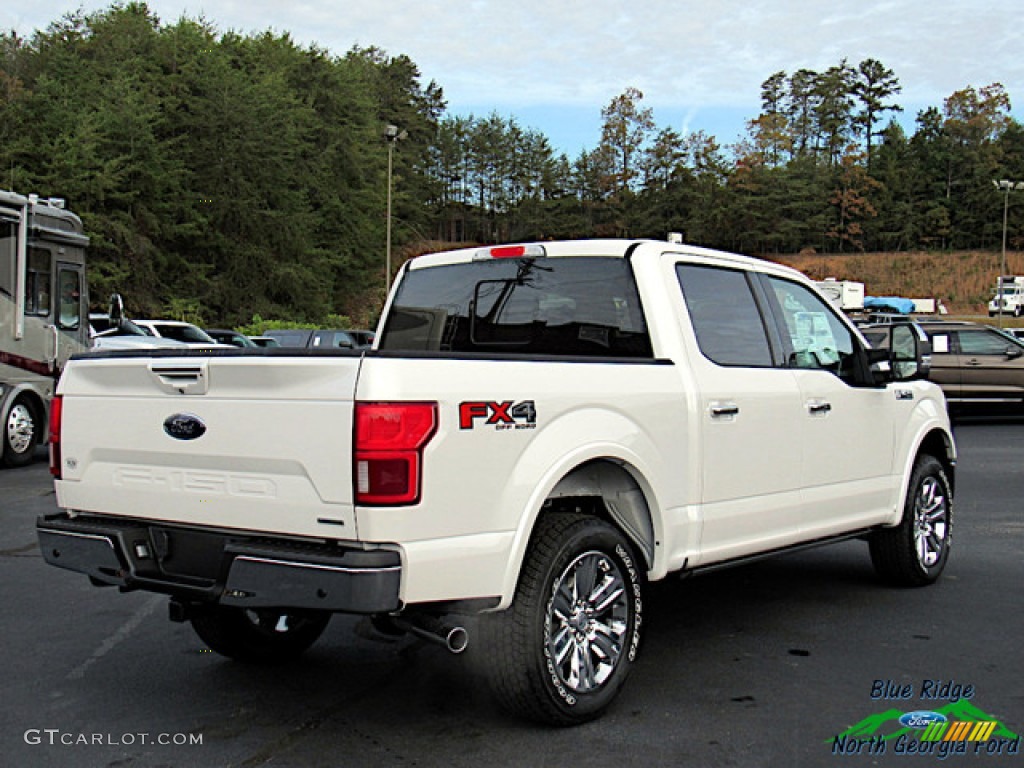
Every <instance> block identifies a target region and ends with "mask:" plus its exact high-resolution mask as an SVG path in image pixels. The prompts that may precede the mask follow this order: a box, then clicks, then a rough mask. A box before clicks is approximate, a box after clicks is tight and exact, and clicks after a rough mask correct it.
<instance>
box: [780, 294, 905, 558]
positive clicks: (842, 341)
mask: <svg viewBox="0 0 1024 768" xmlns="http://www.w3.org/2000/svg"><path fill="white" fill-rule="evenodd" d="M766 282H767V285H768V291H767V293H768V295H769V298H770V299H771V300H772V303H773V306H774V308H775V314H776V316H777V317H778V318H779V319H780V332H781V334H782V337H783V341H784V343H785V345H786V347H787V365H788V366H789V368H790V370H791V371H792V372H793V374H794V375H795V376H796V379H797V382H798V384H799V386H800V391H801V395H802V408H801V413H800V419H799V420H798V422H797V426H796V428H795V430H794V434H793V436H791V437H790V439H792V440H798V441H799V442H800V443H801V445H802V446H803V478H802V479H803V488H804V502H805V514H804V519H803V523H802V526H801V537H802V538H804V539H813V538H818V537H822V536H829V535H832V534H835V533H840V532H844V531H848V530H850V529H852V528H857V527H861V526H868V525H871V524H874V523H877V522H880V521H881V520H884V519H885V518H886V516H887V515H889V513H890V512H891V503H892V489H893V483H894V473H893V457H894V454H895V447H894V441H895V437H894V434H895V430H896V428H897V421H902V420H903V419H906V418H908V416H909V411H910V407H911V406H912V405H913V401H912V400H911V401H907V400H900V399H898V398H897V396H896V393H895V391H894V387H893V386H892V385H890V386H888V387H884V388H882V387H876V386H875V384H874V381H873V380H872V377H871V373H870V370H869V369H868V365H867V358H866V354H865V352H864V349H863V344H862V343H861V341H860V339H859V338H858V336H857V335H856V333H855V332H854V331H853V330H852V329H851V328H850V327H849V326H848V325H847V324H846V323H844V322H843V321H842V319H840V317H839V316H838V315H837V313H836V312H835V311H834V310H833V308H832V307H831V306H830V305H828V304H827V303H826V302H825V301H824V300H823V299H821V298H820V297H819V296H818V295H817V294H816V293H814V292H813V291H811V289H810V288H808V287H807V286H805V285H803V284H801V283H797V282H793V281H790V280H785V279H782V278H779V277H774V276H772V277H767V278H766ZM901 410H902V413H900V411H901Z"/></svg>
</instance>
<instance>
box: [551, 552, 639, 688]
mask: <svg viewBox="0 0 1024 768" xmlns="http://www.w3.org/2000/svg"><path fill="white" fill-rule="evenodd" d="M629 600H630V597H629V593H628V591H627V589H626V580H625V579H624V578H623V574H622V572H621V571H620V570H619V566H618V565H616V563H615V562H614V561H613V560H612V559H611V558H610V557H608V556H607V555H605V554H603V553H602V552H597V551H589V552H584V553H583V554H581V555H580V556H579V557H577V558H576V559H575V560H573V561H572V562H571V563H570V564H569V566H568V567H567V568H566V569H565V570H564V571H563V572H562V574H561V576H559V577H558V579H557V580H556V581H555V582H554V586H553V589H552V599H551V601H550V602H549V604H548V615H547V617H546V618H547V621H546V625H547V626H546V629H547V633H546V635H547V651H548V654H549V658H550V660H551V662H552V663H553V667H554V668H553V671H554V672H555V673H556V674H557V675H558V677H559V679H560V680H561V682H562V684H563V685H565V686H566V687H567V688H569V689H571V690H572V691H573V692H575V693H587V692H591V691H594V690H597V689H598V688H600V687H601V686H602V685H604V683H605V682H606V681H607V680H608V678H609V677H610V676H611V674H612V673H613V672H614V671H615V667H616V665H617V664H618V662H619V659H620V658H621V657H622V653H623V650H624V645H625V641H626V631H627V629H628V625H629V610H630V605H629Z"/></svg>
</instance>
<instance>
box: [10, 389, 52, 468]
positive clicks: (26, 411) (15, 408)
mask: <svg viewBox="0 0 1024 768" xmlns="http://www.w3.org/2000/svg"><path fill="white" fill-rule="evenodd" d="M41 429H42V426H41V422H40V419H38V418H37V417H36V414H35V411H34V410H33V408H32V405H31V404H30V403H29V401H28V400H27V399H26V398H25V396H24V395H22V396H21V397H19V398H18V399H17V400H15V401H14V405H12V406H11V410H9V411H8V412H7V417H6V418H5V419H4V424H3V450H2V456H0V458H3V463H4V464H6V465H8V466H11V467H23V466H25V465H26V464H28V463H29V462H31V461H32V455H33V453H34V452H35V447H36V445H37V444H38V443H39V438H40V434H39V433H40V430H41Z"/></svg>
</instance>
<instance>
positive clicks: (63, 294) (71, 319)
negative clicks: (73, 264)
mask: <svg viewBox="0 0 1024 768" xmlns="http://www.w3.org/2000/svg"><path fill="white" fill-rule="evenodd" d="M57 280H58V285H59V286H60V306H59V316H58V318H57V321H58V323H59V325H60V327H61V328H62V329H64V330H68V331H77V330H78V326H79V323H80V322H81V320H82V309H81V308H82V288H81V286H80V285H79V284H78V273H77V272H75V271H73V270H70V269H62V270H61V271H60V276H59V277H58V278H57Z"/></svg>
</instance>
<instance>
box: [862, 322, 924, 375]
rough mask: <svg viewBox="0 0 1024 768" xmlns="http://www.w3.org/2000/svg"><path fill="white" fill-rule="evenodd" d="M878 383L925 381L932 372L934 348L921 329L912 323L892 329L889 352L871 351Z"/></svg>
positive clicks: (872, 369) (869, 360) (869, 356)
mask: <svg viewBox="0 0 1024 768" xmlns="http://www.w3.org/2000/svg"><path fill="white" fill-rule="evenodd" d="M868 362H869V363H870V365H871V372H872V375H873V376H874V379H875V382H876V383H877V384H879V385H883V384H886V383H887V382H890V381H913V380H914V379H926V378H928V374H929V373H930V372H931V369H932V345H931V342H930V341H928V336H927V335H926V334H925V332H924V331H923V330H921V327H920V326H918V325H916V324H913V323H898V324H895V325H893V326H892V335H891V336H890V339H889V347H888V349H884V348H883V349H871V350H868Z"/></svg>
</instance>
